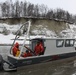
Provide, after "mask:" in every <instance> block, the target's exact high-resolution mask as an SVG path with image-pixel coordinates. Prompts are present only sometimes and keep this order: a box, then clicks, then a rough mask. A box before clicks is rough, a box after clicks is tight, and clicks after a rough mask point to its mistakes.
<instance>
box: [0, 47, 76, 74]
mask: <svg viewBox="0 0 76 75" xmlns="http://www.w3.org/2000/svg"><path fill="white" fill-rule="evenodd" d="M0 49H1V47H0ZM8 53H9V52H8V48H5V49H2V50H0V54H1V55H2V56H3V58H4V59H6V58H7V57H6V55H7V54H8ZM0 75H76V57H73V58H69V59H62V60H56V61H51V62H47V63H41V64H35V65H29V66H25V67H22V68H18V70H17V71H15V72H5V71H0Z"/></svg>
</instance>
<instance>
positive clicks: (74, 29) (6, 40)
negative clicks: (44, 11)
mask: <svg viewBox="0 0 76 75" xmlns="http://www.w3.org/2000/svg"><path fill="white" fill-rule="evenodd" d="M20 26H21V25H8V24H4V23H0V44H12V43H13V41H14V40H13V39H14V38H15V35H14V34H13V33H14V32H16V31H17V30H18V29H19V28H20ZM40 27H43V26H41V25H40ZM5 30H7V31H9V33H8V35H4V34H3V32H4V31H5ZM32 32H33V33H34V34H35V35H34V36H30V37H29V38H35V37H44V38H46V37H48V38H56V37H60V36H61V37H65V38H66V37H67V38H76V25H71V24H69V28H66V30H62V31H61V32H60V33H59V34H60V36H57V35H56V33H55V32H53V31H51V30H48V29H47V27H46V28H43V29H42V30H41V31H40V30H37V29H33V31H32ZM41 33H43V34H44V35H41V36H39V35H38V34H41ZM19 39H21V40H17V41H18V42H19V43H23V39H24V36H21V37H20V38H19ZM27 43H28V42H27Z"/></svg>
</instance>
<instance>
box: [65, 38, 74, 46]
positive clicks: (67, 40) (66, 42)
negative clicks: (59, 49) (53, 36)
mask: <svg viewBox="0 0 76 75" xmlns="http://www.w3.org/2000/svg"><path fill="white" fill-rule="evenodd" d="M72 46H74V39H66V40H65V47H72Z"/></svg>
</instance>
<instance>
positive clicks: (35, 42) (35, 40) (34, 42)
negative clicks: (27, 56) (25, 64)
mask: <svg viewBox="0 0 76 75" xmlns="http://www.w3.org/2000/svg"><path fill="white" fill-rule="evenodd" d="M38 42H42V45H43V47H44V52H45V45H44V40H43V39H33V40H32V51H33V52H34V50H35V46H36V45H37V43H38ZM43 54H44V53H43Z"/></svg>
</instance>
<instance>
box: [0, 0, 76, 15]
mask: <svg viewBox="0 0 76 75" xmlns="http://www.w3.org/2000/svg"><path fill="white" fill-rule="evenodd" d="M4 1H6V0H0V2H4ZM7 1H8V0H7ZM12 1H14V2H15V1H17V0H12ZM19 1H27V2H30V3H33V4H39V5H41V4H44V5H47V7H49V8H51V9H57V8H61V9H63V10H65V11H68V12H69V13H70V14H74V15H76V0H19Z"/></svg>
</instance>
